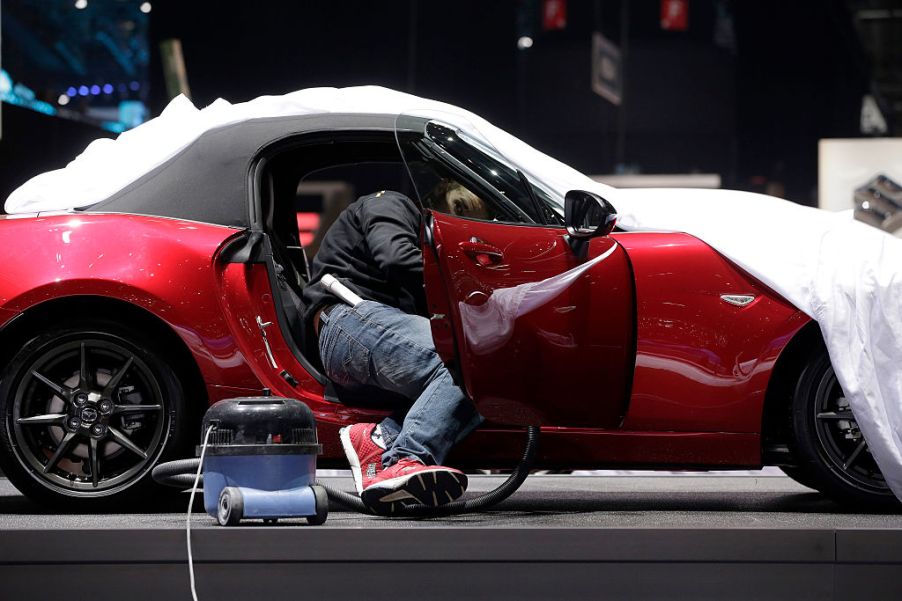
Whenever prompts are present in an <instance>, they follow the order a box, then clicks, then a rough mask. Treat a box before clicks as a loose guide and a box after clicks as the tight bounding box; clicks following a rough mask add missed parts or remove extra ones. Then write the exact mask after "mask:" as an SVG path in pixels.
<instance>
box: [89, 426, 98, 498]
mask: <svg viewBox="0 0 902 601" xmlns="http://www.w3.org/2000/svg"><path fill="white" fill-rule="evenodd" d="M88 442H89V444H88V461H89V462H90V465H91V484H93V485H94V488H97V484H98V483H99V482H100V461H98V459H97V439H96V438H91V439H90V440H89V441H88Z"/></svg>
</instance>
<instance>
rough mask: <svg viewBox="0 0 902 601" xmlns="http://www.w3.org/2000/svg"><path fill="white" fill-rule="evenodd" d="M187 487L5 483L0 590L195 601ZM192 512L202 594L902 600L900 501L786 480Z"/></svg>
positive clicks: (531, 488)
mask: <svg viewBox="0 0 902 601" xmlns="http://www.w3.org/2000/svg"><path fill="white" fill-rule="evenodd" d="M328 480H329V482H328V483H329V484H332V485H336V484H338V485H342V486H346V487H349V486H350V479H348V478H330V479H328ZM498 482H499V479H498V478H494V477H475V478H473V479H472V485H471V490H486V489H489V488H491V487H493V486H495V485H496V484H497V483H498ZM186 500H187V499H186V498H176V499H175V500H174V501H171V502H170V503H169V504H168V505H167V506H166V507H160V506H153V507H151V508H148V507H130V508H123V509H124V510H127V512H124V513H117V514H114V515H82V514H62V515H61V514H50V513H46V512H43V511H42V510H41V509H40V508H39V507H37V506H35V505H33V504H32V503H30V502H29V501H28V500H26V499H24V498H23V497H21V496H20V495H19V494H18V493H17V492H16V491H15V490H14V489H13V488H12V487H11V486H10V485H9V483H8V482H7V481H5V480H0V599H2V600H6V599H59V598H67V599H81V598H84V599H95V600H97V599H128V600H129V601H131V600H132V599H165V600H167V601H169V600H170V599H190V593H189V589H188V575H187V567H186V559H187V553H186V547H185V531H184V526H185V515H184V513H183V511H184V505H185V504H186ZM151 511H154V512H151ZM192 520H193V522H192V526H193V530H192V533H193V536H192V539H193V548H194V558H195V565H196V570H197V582H198V594H199V597H200V599H214V598H215V599H226V598H228V599H239V598H241V599H263V598H265V597H275V598H280V599H281V598H286V599H366V600H367V601H369V600H371V599H392V600H399V599H418V600H421V599H452V598H453V599H461V598H472V599H481V598H486V599H673V598H687V599H894V600H897V599H902V579H900V578H899V577H898V575H899V574H902V515H869V514H860V513H856V512H853V511H849V510H846V509H844V508H842V507H840V506H838V505H835V504H833V503H831V502H830V501H827V500H825V499H824V498H823V497H821V496H820V495H818V494H817V493H815V492H813V491H810V490H809V489H806V488H804V487H801V486H799V485H797V484H795V483H793V482H792V481H790V480H789V479H787V478H784V477H774V476H762V477H749V476H745V477H720V476H705V477H694V476H677V477H621V476H616V477H593V476H533V477H531V478H530V479H529V480H528V481H527V483H526V485H525V486H524V487H523V489H521V490H520V491H519V492H518V493H516V494H515V495H514V497H512V498H511V499H509V500H508V501H506V502H505V503H503V504H502V505H500V506H498V507H497V508H496V509H494V510H492V511H491V512H488V513H481V514H474V515H466V516H457V517H451V518H442V519H421V520H395V519H385V518H374V517H369V516H361V515H358V514H353V513H347V512H344V511H341V510H340V508H333V510H332V512H331V513H330V516H329V519H328V521H327V522H326V524H325V525H323V526H320V527H308V526H305V525H302V522H301V521H290V520H289V521H287V522H284V523H280V524H279V525H278V526H275V527H263V526H262V525H261V524H260V523H259V522H257V523H254V522H249V523H247V524H246V525H245V524H243V525H242V526H240V527H237V528H231V529H227V528H221V527H218V526H215V525H214V524H213V521H212V519H211V518H209V517H208V516H206V514H203V513H196V514H194V515H193V518H192ZM85 583H88V585H87V586H86V585H85Z"/></svg>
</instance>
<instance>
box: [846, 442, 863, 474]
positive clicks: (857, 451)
mask: <svg viewBox="0 0 902 601" xmlns="http://www.w3.org/2000/svg"><path fill="white" fill-rule="evenodd" d="M867 446H868V443H867V441H865V440H862V441H861V442H860V443H858V446H857V447H855V450H854V451H852V454H851V455H849V458H848V459H846V462H845V463H843V464H842V467H843V469H844V470H847V469H849V467H851V465H852V464H853V463H855V460H856V459H858V456H859V455H861V452H862V451H863V450H864V449H865V447H867Z"/></svg>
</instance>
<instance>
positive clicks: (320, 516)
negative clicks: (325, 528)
mask: <svg viewBox="0 0 902 601" xmlns="http://www.w3.org/2000/svg"><path fill="white" fill-rule="evenodd" d="M311 488H312V489H313V497H314V498H315V499H316V515H311V516H307V523H308V524H310V525H311V526H321V525H323V524H324V523H326V518H327V517H329V495H327V494H326V489H325V488H323V487H322V486H316V485H314V486H311Z"/></svg>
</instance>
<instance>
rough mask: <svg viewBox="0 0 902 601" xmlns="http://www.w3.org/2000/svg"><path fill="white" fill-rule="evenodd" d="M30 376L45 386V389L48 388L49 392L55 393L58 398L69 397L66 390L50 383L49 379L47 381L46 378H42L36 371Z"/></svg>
mask: <svg viewBox="0 0 902 601" xmlns="http://www.w3.org/2000/svg"><path fill="white" fill-rule="evenodd" d="M31 375H32V376H34V377H35V378H36V379H37V380H38V381H39V382H43V383H44V384H45V385H47V387H49V388H50V389H51V390H53V392H55V393H56V394H57V396H59V397H61V398H63V399H65V398H68V396H69V395H68V394H67V392H66V390H65V389H64V388H63V387H62V386H60V385H59V384H56V383H55V382H51V381H50V380H49V379H47V378H46V377H44V376H43V375H41V374H40V373H38V372H37V371H32V372H31Z"/></svg>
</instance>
